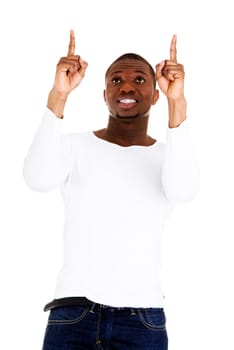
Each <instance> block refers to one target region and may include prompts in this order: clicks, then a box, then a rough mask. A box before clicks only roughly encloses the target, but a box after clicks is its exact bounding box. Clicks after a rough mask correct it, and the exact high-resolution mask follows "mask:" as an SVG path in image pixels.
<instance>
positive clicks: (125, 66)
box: [107, 58, 151, 76]
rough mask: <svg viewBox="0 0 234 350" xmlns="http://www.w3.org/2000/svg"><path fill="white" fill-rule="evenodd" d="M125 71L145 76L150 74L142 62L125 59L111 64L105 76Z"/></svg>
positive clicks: (147, 67)
mask: <svg viewBox="0 0 234 350" xmlns="http://www.w3.org/2000/svg"><path fill="white" fill-rule="evenodd" d="M125 71H128V72H138V73H143V74H146V75H148V74H151V73H150V68H149V66H148V64H147V63H145V62H144V61H140V60H135V59H129V58H127V59H123V60H120V61H117V62H115V63H113V64H112V66H111V67H110V69H109V71H108V73H107V76H110V75H113V74H116V73H124V72H125Z"/></svg>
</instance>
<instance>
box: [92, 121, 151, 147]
mask: <svg viewBox="0 0 234 350" xmlns="http://www.w3.org/2000/svg"><path fill="white" fill-rule="evenodd" d="M148 121H149V117H148V116H147V117H144V118H139V119H138V118H116V117H111V116H110V117H109V121H108V124H107V127H106V128H105V129H102V130H98V131H96V132H95V134H96V136H98V137H100V138H102V139H104V140H106V141H109V142H112V143H116V144H118V145H121V146H132V145H142V146H149V145H152V144H153V143H154V142H155V140H154V139H152V138H151V137H150V136H148V135H147V128H148Z"/></svg>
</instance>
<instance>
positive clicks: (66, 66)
mask: <svg viewBox="0 0 234 350" xmlns="http://www.w3.org/2000/svg"><path fill="white" fill-rule="evenodd" d="M87 66H88V63H87V62H85V61H83V60H82V58H81V57H80V56H78V55H75V34H74V32H73V30H71V31H70V42H69V46H68V53H67V56H65V57H62V58H60V60H59V62H58V64H57V68H56V75H55V80H54V86H53V88H52V90H51V92H50V94H49V98H48V104H47V106H48V108H49V109H50V110H52V112H54V113H55V114H56V116H57V117H60V118H62V116H63V110H64V106H65V103H66V100H67V97H68V95H69V93H70V92H71V91H72V90H74V89H75V88H76V87H77V86H78V85H79V84H80V82H81V80H82V79H83V77H84V75H85V71H86V68H87Z"/></svg>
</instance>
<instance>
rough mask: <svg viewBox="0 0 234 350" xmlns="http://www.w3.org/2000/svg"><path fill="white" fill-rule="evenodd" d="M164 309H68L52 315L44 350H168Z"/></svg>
mask: <svg viewBox="0 0 234 350" xmlns="http://www.w3.org/2000/svg"><path fill="white" fill-rule="evenodd" d="M165 324H166V318H165V314H164V311H163V309H161V308H147V309H141V308H139V309H138V308H113V307H109V306H104V305H99V304H93V305H92V306H88V307H82V306H66V307H59V308H56V309H53V310H51V311H50V314H49V320H48V325H47V328H46V332H45V338H44V344H43V350H94V349H95V350H129V349H134V350H167V349H168V339H167V331H166V326H165Z"/></svg>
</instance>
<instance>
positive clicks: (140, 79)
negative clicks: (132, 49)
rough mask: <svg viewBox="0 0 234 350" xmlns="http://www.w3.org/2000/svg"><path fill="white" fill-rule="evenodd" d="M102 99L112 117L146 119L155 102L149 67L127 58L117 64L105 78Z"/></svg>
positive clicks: (154, 91)
mask: <svg viewBox="0 0 234 350" xmlns="http://www.w3.org/2000/svg"><path fill="white" fill-rule="evenodd" d="M104 98H105V101H106V104H107V106H108V109H109V112H110V115H111V116H112V117H117V118H135V117H142V116H143V117H144V116H148V115H149V111H150V108H151V106H152V105H153V104H155V103H156V102H157V100H158V90H155V88H154V79H153V77H152V74H151V71H150V68H149V66H148V65H147V64H146V63H145V62H142V61H139V60H135V59H129V58H128V59H124V60H121V61H118V62H116V63H115V64H114V65H113V66H112V67H111V68H110V70H109V72H108V74H107V76H106V90H105V91H104Z"/></svg>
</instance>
